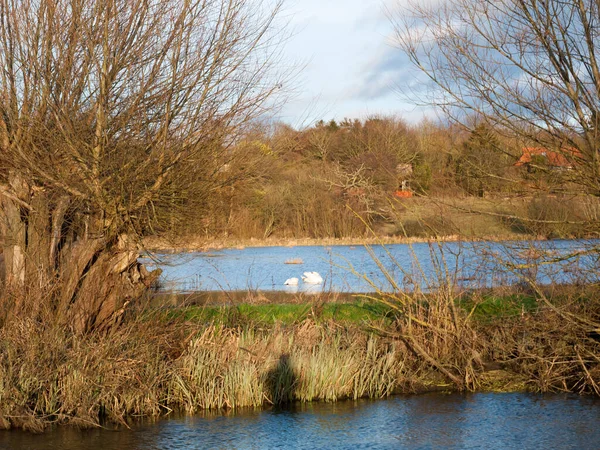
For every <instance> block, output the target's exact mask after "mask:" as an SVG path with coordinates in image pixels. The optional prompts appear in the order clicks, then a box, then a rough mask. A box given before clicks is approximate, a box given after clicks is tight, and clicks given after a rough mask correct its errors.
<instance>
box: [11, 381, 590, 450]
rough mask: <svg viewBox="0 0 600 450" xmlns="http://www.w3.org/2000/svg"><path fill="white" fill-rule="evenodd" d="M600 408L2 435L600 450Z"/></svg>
mask: <svg viewBox="0 0 600 450" xmlns="http://www.w3.org/2000/svg"><path fill="white" fill-rule="evenodd" d="M599 420H600V400H599V399H595V398H589V397H577V396H573V395H568V396H567V395H543V396H542V395H531V394H522V393H517V394H489V393H488V394H483V393H482V394H450V395H444V394H427V395H418V396H398V397H393V398H390V399H387V400H379V401H367V400H361V401H355V402H352V401H347V402H339V403H333V404H332V403H312V404H304V405H294V406H291V407H288V408H285V409H271V410H260V411H245V412H237V413H229V414H208V415H204V416H194V417H177V418H171V419H164V420H160V421H158V422H156V423H154V424H148V425H137V426H134V427H132V429H131V430H127V429H121V430H118V431H111V430H91V431H79V430H75V429H70V428H59V429H57V430H55V431H52V432H50V433H46V434H43V435H32V434H28V433H24V432H19V431H7V432H0V448H6V449H32V450H33V449H35V450H50V449H64V450H75V449H89V450H117V449H127V450H138V449H139V450H153V449H161V450H167V449H172V450H175V449H204V448H222V449H234V448H235V449H271V448H297V449H355V448H372V449H387V448H409V449H413V448H414V449H417V448H514V449H517V448H518V449H529V448H532V449H533V448H544V449H546V448H572V449H587V448H589V449H594V448H600V427H598V423H599Z"/></svg>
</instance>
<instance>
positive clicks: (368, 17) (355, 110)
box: [279, 0, 431, 127]
mask: <svg viewBox="0 0 600 450" xmlns="http://www.w3.org/2000/svg"><path fill="white" fill-rule="evenodd" d="M386 3H387V7H391V8H394V7H395V6H397V5H398V1H395V2H394V1H393V0H290V1H289V2H288V3H287V9H286V15H287V16H288V17H289V19H290V26H291V30H292V36H291V37H290V38H289V40H287V41H286V43H285V44H284V48H283V54H284V58H285V59H286V60H288V61H294V62H296V63H297V64H299V65H300V66H301V67H302V70H301V71H300V74H299V75H298V77H297V78H296V81H295V83H294V85H298V87H297V88H296V89H295V91H296V92H295V93H294V95H293V97H292V99H291V100H289V101H288V102H287V103H286V105H285V106H284V107H283V109H282V111H281V112H280V114H279V119H280V120H282V121H283V122H286V123H288V124H290V125H292V126H295V127H303V126H309V125H311V124H312V123H314V122H315V121H317V120H319V119H323V120H325V121H329V120H331V119H335V120H341V119H343V118H346V117H347V118H350V119H354V118H358V119H365V118H367V117H369V116H373V115H394V116H397V117H401V118H404V119H405V120H407V121H408V122H413V123H414V122H418V121H419V120H420V119H422V118H423V117H424V116H426V115H429V116H431V111H430V110H425V109H422V108H419V107H416V106H415V105H413V104H411V103H409V102H408V101H407V99H406V96H404V95H402V94H401V92H400V91H401V90H402V89H404V88H406V87H408V86H409V85H411V84H413V83H415V82H416V81H417V76H418V75H417V72H416V71H415V69H414V68H413V67H412V65H411V64H410V62H409V61H408V60H407V58H406V56H405V55H404V54H403V53H402V52H401V50H399V49H398V48H397V47H395V46H394V44H393V27H392V25H391V24H390V21H389V19H388V17H387V16H386V14H385V9H386Z"/></svg>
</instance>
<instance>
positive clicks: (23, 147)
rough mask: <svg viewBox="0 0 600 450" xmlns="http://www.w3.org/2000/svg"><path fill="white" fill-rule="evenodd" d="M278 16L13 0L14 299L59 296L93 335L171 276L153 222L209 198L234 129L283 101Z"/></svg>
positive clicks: (245, 6)
mask: <svg viewBox="0 0 600 450" xmlns="http://www.w3.org/2000/svg"><path fill="white" fill-rule="evenodd" d="M280 10H281V3H279V2H275V3H270V5H269V4H267V2H260V1H249V0H141V1H137V0H124V1H116V0H88V1H83V0H0V77H1V78H0V83H1V84H0V193H1V208H0V223H1V225H2V238H3V250H4V252H3V253H4V260H5V276H4V288H5V289H4V292H5V295H4V296H3V302H4V305H5V306H6V307H10V308H12V307H13V306H14V307H16V308H17V310H18V309H19V308H24V307H27V308H33V309H34V310H35V309H37V308H39V307H40V306H41V305H42V303H43V304H45V305H51V307H52V308H53V309H54V310H55V311H56V312H57V313H58V316H57V317H60V318H61V320H64V321H65V323H70V324H72V326H73V327H74V328H75V329H76V330H77V331H79V332H82V331H85V330H88V329H91V328H103V327H106V326H109V325H110V324H111V323H114V321H115V320H118V317H119V315H120V314H121V313H122V312H123V309H124V307H125V306H126V305H127V303H128V301H130V300H131V299H135V298H136V297H137V296H139V294H140V293H141V292H142V291H143V290H145V289H146V288H147V287H148V285H149V284H150V283H151V282H152V281H153V280H154V279H155V278H156V277H157V276H158V273H157V272H154V273H148V272H147V271H146V270H145V269H144V268H143V267H142V266H141V265H140V264H138V262H137V258H138V248H139V245H138V244H139V240H138V238H139V237H140V236H141V235H142V234H143V233H144V230H143V229H142V227H141V224H142V223H144V224H148V223H152V221H154V220H158V219H159V218H160V217H161V215H160V214H158V213H157V211H158V210H160V209H161V208H163V210H164V208H168V207H169V206H170V205H172V204H173V203H174V199H176V198H177V196H178V195H203V193H204V192H206V191H207V189H209V187H210V185H211V180H212V178H211V175H212V174H214V173H216V172H217V171H218V170H219V163H224V161H226V158H219V155H220V154H223V153H226V151H227V150H226V148H227V146H228V145H229V144H230V143H231V142H233V141H234V140H235V134H236V130H238V129H240V127H242V126H243V125H244V123H247V122H248V121H249V120H251V119H253V118H255V117H256V116H257V115H260V114H261V113H262V112H264V110H265V108H267V107H269V106H272V105H273V101H272V98H273V94H274V93H275V92H276V91H277V90H278V89H279V88H280V86H281V82H282V79H281V78H278V77H274V71H273V70H272V69H273V64H274V61H275V60H274V58H275V57H277V32H276V31H277V30H276V29H275V28H276V27H275V25H276V18H277V17H278V13H279V11H280ZM187 171H192V173H195V174H196V175H197V177H196V179H190V177H189V176H182V175H186V174H187ZM183 180H184V181H185V185H183V184H184V183H183V182H182V181H183ZM190 183H195V184H193V185H190ZM183 188H185V189H183ZM13 311H14V309H13Z"/></svg>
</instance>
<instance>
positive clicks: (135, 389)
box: [0, 291, 600, 431]
mask: <svg viewBox="0 0 600 450" xmlns="http://www.w3.org/2000/svg"><path fill="white" fill-rule="evenodd" d="M594 298H595V297H594V293H588V294H586V296H585V297H584V296H582V295H581V294H578V293H576V292H575V291H573V292H563V293H561V294H560V295H558V294H557V295H556V296H555V297H554V298H552V307H549V306H548V305H547V304H546V302H545V300H544V299H541V298H540V297H539V296H537V297H536V296H533V295H524V294H519V295H516V294H512V293H497V294H492V293H488V294H486V295H483V294H482V293H478V294H473V295H469V296H463V297H454V296H451V295H449V292H444V291H440V292H439V293H437V294H435V295H433V294H432V295H427V296H416V297H415V296H413V297H412V299H413V300H414V301H413V302H412V303H410V300H409V298H408V297H405V296H392V297H385V298H382V299H380V300H379V301H373V300H370V299H367V298H362V299H358V300H357V301H356V302H354V303H351V304H344V303H342V304H322V303H319V302H318V301H317V302H313V303H312V304H310V305H308V304H293V305H237V306H229V307H188V308H183V309H169V308H165V309H152V310H150V309H145V310H143V311H140V312H138V313H136V314H131V316H130V317H129V318H128V319H127V320H126V323H124V324H123V325H122V326H121V327H120V328H118V329H117V330H114V331H112V332H111V333H110V334H108V335H105V334H97V333H92V334H90V335H85V336H77V335H74V334H72V333H70V332H69V331H67V330H65V329H64V328H59V327H55V326H52V325H51V322H50V321H47V322H44V321H42V322H40V321H34V320H28V319H13V320H11V321H9V322H5V323H4V324H3V326H2V328H0V425H1V426H2V427H4V428H8V427H23V428H25V429H29V430H35V431H39V430H42V429H44V428H45V427H47V426H48V425H50V424H54V423H60V424H74V425H78V426H84V427H87V426H97V425H98V424H100V423H101V422H102V421H103V420H108V421H111V422H117V423H126V422H127V420H128V419H129V418H131V417H135V416H140V415H146V416H157V415H160V414H165V413H168V412H169V411H171V410H173V409H183V410H185V411H187V412H189V413H193V412H194V411H199V410H201V409H209V408H212V409H216V408H238V407H247V406H250V407H256V406H262V405H265V404H267V405H268V404H280V403H285V402H289V401H295V400H299V401H312V400H326V401H335V400H339V399H344V398H359V397H372V398H379V397H384V396H387V395H390V394H392V393H395V392H405V393H409V392H420V391H425V390H436V389H439V390H459V389H468V390H488V389H493V390H533V391H541V392H546V391H564V390H569V391H575V392H596V393H598V391H597V384H596V383H598V382H600V370H599V369H598V367H600V365H599V363H598V358H597V356H596V355H598V350H599V349H600V348H599V346H598V345H599V344H598V342H597V341H596V340H594V339H593V338H591V337H590V334H589V332H588V331H586V330H587V329H588V328H589V325H588V326H587V328H586V327H583V326H581V323H583V322H582V321H587V322H588V323H591V322H592V321H594V320H595V319H596V318H597V317H598V316H599V315H600V310H599V308H598V307H597V302H596V301H594ZM565 318H566V319H565ZM573 318H575V319H573Z"/></svg>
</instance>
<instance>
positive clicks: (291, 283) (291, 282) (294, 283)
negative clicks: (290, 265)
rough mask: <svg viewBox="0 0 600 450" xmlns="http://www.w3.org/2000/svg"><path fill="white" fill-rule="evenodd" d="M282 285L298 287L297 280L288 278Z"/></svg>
mask: <svg viewBox="0 0 600 450" xmlns="http://www.w3.org/2000/svg"><path fill="white" fill-rule="evenodd" d="M283 284H285V285H286V286H298V278H296V277H294V278H288V279H287V280H285V283H283Z"/></svg>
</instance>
